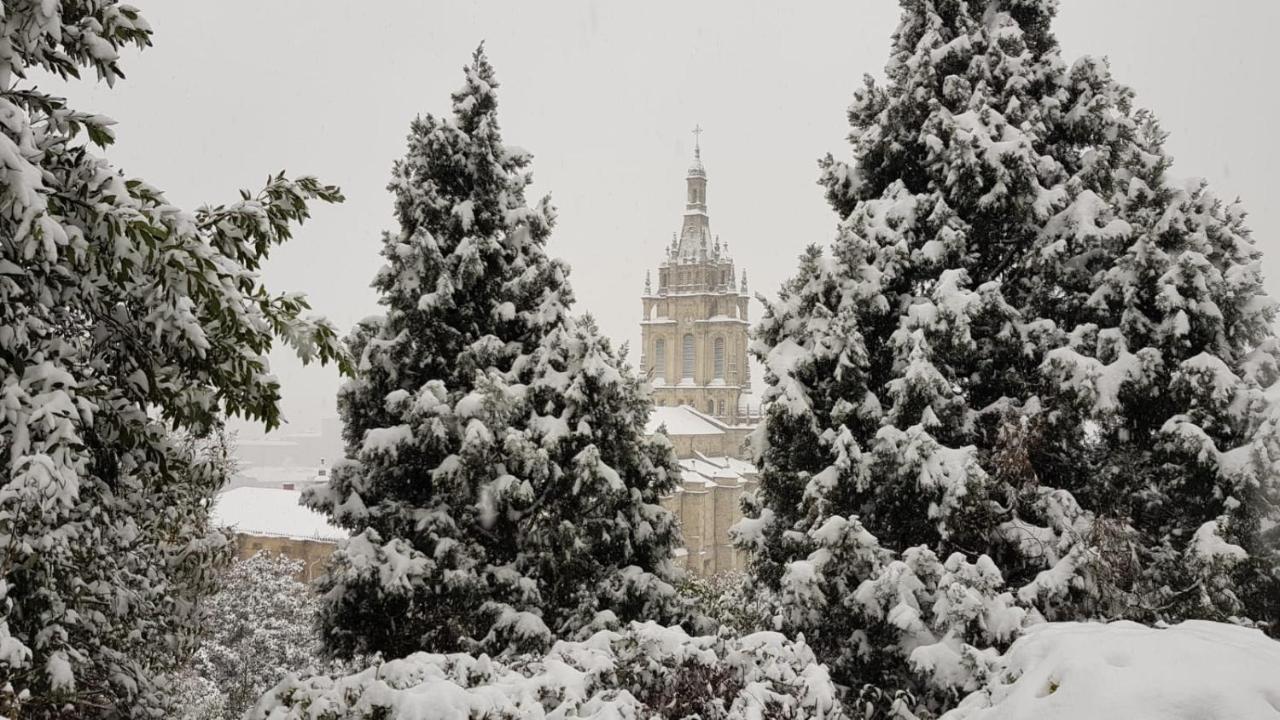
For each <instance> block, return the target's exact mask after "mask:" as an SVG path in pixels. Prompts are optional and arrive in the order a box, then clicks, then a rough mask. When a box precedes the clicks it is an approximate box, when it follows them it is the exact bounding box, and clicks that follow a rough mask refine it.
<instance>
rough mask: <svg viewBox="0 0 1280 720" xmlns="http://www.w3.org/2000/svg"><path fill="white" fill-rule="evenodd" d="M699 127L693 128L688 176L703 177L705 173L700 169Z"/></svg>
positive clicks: (700, 138) (700, 130)
mask: <svg viewBox="0 0 1280 720" xmlns="http://www.w3.org/2000/svg"><path fill="white" fill-rule="evenodd" d="M703 132H704V131H703V129H702V126H701V125H694V126H693V164H692V165H690V166H689V175H690V176H699V177H705V176H706V174H707V171H706V169H705V168H703V167H702V137H701V136H702V133H703Z"/></svg>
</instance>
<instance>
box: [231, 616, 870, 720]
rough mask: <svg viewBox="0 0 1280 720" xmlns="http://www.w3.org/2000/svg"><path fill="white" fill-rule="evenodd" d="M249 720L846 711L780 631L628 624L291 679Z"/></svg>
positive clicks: (711, 716)
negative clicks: (546, 646)
mask: <svg viewBox="0 0 1280 720" xmlns="http://www.w3.org/2000/svg"><path fill="white" fill-rule="evenodd" d="M246 717H247V718H248V719H249V720H311V719H312V718H325V719H326V720H375V719H376V720H427V719H428V718H430V719H431V720H471V719H473V718H486V719H488V720H499V719H502V718H510V719H512V720H516V719H521V720H523V719H524V718H542V717H548V718H599V719H600V720H605V719H606V718H673V719H674V718H686V717H699V718H703V719H704V720H731V719H732V720H756V719H757V718H766V717H767V718H795V719H797V720H798V719H800V718H813V719H815V720H818V719H822V718H825V719H826V720H835V719H836V718H842V717H845V715H844V710H843V707H842V706H841V704H840V702H839V700H838V698H837V697H836V689H835V687H834V686H833V685H832V683H831V679H830V678H829V677H828V675H827V670H826V667H825V666H823V665H822V664H820V663H818V662H817V660H816V659H815V658H814V656H813V653H812V651H811V650H810V649H809V648H808V647H807V646H806V645H805V644H804V643H803V642H802V641H800V642H792V641H789V640H787V639H786V638H784V637H783V636H782V635H780V634H779V633H775V632H761V633H755V634H751V635H746V636H742V637H738V636H729V635H720V636H693V637H690V636H689V635H687V634H686V633H685V632H684V631H683V630H681V629H680V628H678V627H674V628H673V627H663V626H661V625H658V624H656V623H653V622H646V623H631V624H630V626H629V627H627V628H626V629H625V630H623V631H621V632H614V631H609V630H601V631H599V632H596V633H594V634H592V635H591V636H590V637H588V638H586V639H584V640H581V641H576V642H574V641H560V642H557V643H555V645H554V646H552V648H551V649H550V651H548V652H546V653H545V654H527V655H517V656H514V657H507V658H505V659H502V660H495V659H491V658H489V657H488V656H486V655H481V656H479V657H475V656H471V655H464V654H447V655H445V654H430V653H414V654H412V655H409V656H408V657H405V658H403V659H400V660H392V661H390V662H386V663H382V664H380V665H377V666H374V667H371V668H369V669H367V670H364V671H362V672H359V673H356V674H354V675H348V676H345V677H332V678H331V677H325V676H316V677H310V678H306V679H303V680H299V679H297V678H293V677H290V678H288V679H286V680H285V681H283V682H282V683H280V684H279V685H278V686H277V687H275V688H274V689H272V690H271V692H269V693H267V694H266V695H265V696H263V698H262V699H261V700H260V701H259V702H258V704H257V706H256V707H255V708H254V709H253V710H252V711H250V712H249V714H248V715H247V716H246Z"/></svg>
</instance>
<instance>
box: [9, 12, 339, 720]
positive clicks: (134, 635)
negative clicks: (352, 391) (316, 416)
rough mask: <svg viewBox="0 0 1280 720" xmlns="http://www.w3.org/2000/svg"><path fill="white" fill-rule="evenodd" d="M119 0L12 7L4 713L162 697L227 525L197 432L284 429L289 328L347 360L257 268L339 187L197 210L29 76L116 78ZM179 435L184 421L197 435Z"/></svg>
mask: <svg viewBox="0 0 1280 720" xmlns="http://www.w3.org/2000/svg"><path fill="white" fill-rule="evenodd" d="M150 38H151V30H150V28H149V27H148V26H147V24H146V22H145V21H144V20H143V19H142V18H141V17H140V16H139V15H138V12H137V11H136V10H135V9H134V8H132V7H130V6H127V5H122V4H118V3H116V2H115V1H114V0H63V1H62V2H60V3H35V2H14V3H6V4H5V6H4V11H3V14H0V48H3V49H2V50H0V116H3V118H4V121H3V122H2V123H0V458H3V460H0V462H2V463H3V481H2V482H3V485H2V486H0V715H3V716H5V717H22V718H40V717H135V716H137V717H142V716H158V715H160V714H163V712H164V709H165V708H166V706H167V703H166V699H165V697H164V687H163V677H164V676H165V675H166V674H167V673H169V672H171V671H173V670H174V669H176V665H177V663H178V662H180V660H182V659H183V658H185V657H186V656H189V655H190V652H191V651H192V649H193V648H194V645H195V643H196V641H197V637H198V632H199V629H200V628H199V626H200V622H199V619H200V617H199V600H200V598H201V597H202V596H203V595H205V594H207V593H209V592H211V591H212V589H213V581H214V571H215V569H216V567H217V566H218V564H219V562H220V561H222V560H223V559H225V558H226V556H227V543H228V539H227V538H226V537H224V536H223V534H222V533H221V532H219V531H218V530H217V529H216V528H211V527H209V524H208V506H209V503H210V500H211V498H212V496H213V494H214V492H215V491H216V490H217V489H218V488H219V487H220V486H221V485H222V483H223V482H224V481H225V480H226V474H225V465H224V464H222V463H219V462H217V461H215V460H211V459H210V458H208V457H204V456H202V455H201V454H200V453H199V452H198V451H197V448H196V444H193V443H192V442H189V440H191V439H196V440H199V439H201V438H205V437H208V436H209V435H210V434H212V433H215V432H216V431H217V430H218V427H219V424H220V422H221V418H222V417H223V416H224V415H225V414H239V415H242V416H245V417H248V418H252V419H258V420H261V421H263V422H264V423H265V424H266V425H268V426H272V425H275V424H277V423H278V421H279V409H278V401H279V397H280V387H279V384H278V382H277V381H276V380H275V379H274V378H272V377H271V376H270V374H269V372H268V367H267V362H266V354H267V353H268V351H269V350H270V349H271V347H272V345H273V343H274V342H275V341H276V340H277V339H283V340H284V341H285V342H286V343H288V344H290V345H293V346H294V347H295V348H296V349H297V350H298V352H299V354H300V355H301V356H302V357H303V358H304V359H311V358H315V357H319V358H320V359H321V360H335V359H340V358H342V357H343V355H342V348H341V345H340V344H339V343H338V341H337V339H336V335H335V333H334V331H333V329H332V328H331V327H330V326H329V325H328V324H326V323H324V322H319V321H313V320H309V319H306V318H305V317H304V315H305V313H306V310H307V303H306V301H305V299H303V298H302V297H300V296H298V295H296V294H286V295H282V296H274V295H272V294H270V293H268V292H267V290H266V288H264V287H263V286H262V283H261V281H260V279H259V278H258V276H257V273H256V270H257V268H258V267H259V265H260V264H261V262H262V261H263V260H264V259H265V258H266V257H267V256H268V255H269V253H270V251H271V249H272V248H273V247H274V246H275V245H277V244H278V243H281V242H283V241H284V240H286V239H288V237H289V235H290V232H291V230H290V227H291V225H292V224H293V223H296V222H301V221H302V220H304V219H305V218H307V216H308V210H307V205H308V203H309V202H311V201H313V200H317V199H318V200H324V201H336V200H339V199H340V198H341V196H340V194H339V193H338V191H337V189H336V188H333V187H328V186H324V185H321V184H320V183H319V182H317V181H316V180H315V179H313V178H300V179H298V180H297V181H290V180H288V179H286V178H285V177H283V176H282V175H281V176H276V177H272V178H270V180H269V181H268V183H267V186H266V188H265V189H264V190H263V191H262V192H261V193H260V194H258V195H251V194H249V193H247V192H246V193H242V197H241V198H240V199H239V200H238V201H237V202H234V203H231V204H228V205H223V206H216V207H205V208H202V209H200V210H199V211H197V212H195V213H187V212H183V211H182V210H180V209H178V208H175V207H174V206H172V205H170V204H169V203H168V201H167V200H166V199H165V197H164V195H163V194H162V193H161V192H160V191H159V190H158V189H156V188H154V187H151V186H150V185H148V184H146V183H145V182H143V181H141V180H138V179H133V178H128V177H126V176H125V175H124V174H123V173H122V172H121V171H120V170H118V169H117V168H115V167H113V166H112V165H111V164H110V163H108V162H107V161H106V160H105V159H104V158H102V157H100V156H99V155H97V154H95V153H96V152H97V150H95V148H94V146H97V147H99V148H101V147H103V146H106V145H108V144H109V143H111V142H112V140H113V138H114V135H113V130H112V128H111V121H110V120H108V119H106V118H103V117H101V116H97V115H93V114H91V113H85V112H81V111H78V110H74V109H72V108H70V107H69V106H68V105H67V103H66V101H65V100H64V99H62V98H59V97H56V96H52V95H49V94H46V93H44V92H42V91H40V90H38V89H37V88H36V87H35V86H34V84H33V83H32V81H31V80H30V79H28V78H27V75H28V74H29V73H31V72H32V71H37V72H38V71H45V72H49V73H53V74H56V75H58V76H60V77H61V78H63V79H64V80H65V79H68V78H70V77H78V76H79V73H80V71H81V70H82V69H84V70H92V71H93V72H95V73H96V74H97V76H98V77H99V78H100V79H104V80H106V81H107V82H108V84H110V83H112V82H114V81H115V80H116V79H118V78H120V77H123V74H122V72H121V69H120V67H119V64H118V57H119V51H120V50H121V49H122V48H124V47H126V46H129V45H135V46H138V47H143V46H146V45H149V44H150ZM184 438H185V439H184Z"/></svg>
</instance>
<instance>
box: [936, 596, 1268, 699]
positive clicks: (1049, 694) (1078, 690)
mask: <svg viewBox="0 0 1280 720" xmlns="http://www.w3.org/2000/svg"><path fill="white" fill-rule="evenodd" d="M1276 668H1280V642H1276V641H1275V640H1272V639H1270V638H1268V637H1267V636H1265V635H1263V634H1262V633H1261V632H1259V631H1257V630H1250V629H1246V628H1242V627H1238V626H1235V625H1228V624H1225V623H1213V622H1205V621H1202V620H1188V621H1185V622H1182V623H1179V624H1177V625H1174V626H1172V627H1167V628H1151V627H1145V626H1142V625H1138V624H1137V623H1133V622H1127V621H1120V622H1113V623H1108V624H1102V623H1074V622H1064V623H1048V624H1044V625H1038V626H1036V627H1035V628H1032V629H1030V630H1028V632H1027V634H1026V635H1024V636H1023V637H1022V638H1020V639H1019V640H1018V641H1017V642H1015V643H1014V644H1013V647H1011V648H1010V649H1009V651H1008V652H1006V653H1005V654H1004V656H1002V657H1001V658H1000V659H999V660H998V661H996V663H995V672H994V673H992V679H991V681H990V683H989V684H988V685H987V686H986V687H983V688H982V689H981V690H978V691H977V692H974V693H973V694H972V695H970V696H968V697H967V698H965V700H964V701H963V702H962V703H960V705H959V707H957V708H956V709H954V710H952V711H951V712H948V713H947V714H946V715H944V716H943V720H1015V719H1017V718H1031V717H1034V718H1037V720H1078V719H1079V718H1125V719H1126V720H1267V719H1268V718H1274V717H1275V716H1276V713H1277V712H1280V674H1278V673H1277V672H1276Z"/></svg>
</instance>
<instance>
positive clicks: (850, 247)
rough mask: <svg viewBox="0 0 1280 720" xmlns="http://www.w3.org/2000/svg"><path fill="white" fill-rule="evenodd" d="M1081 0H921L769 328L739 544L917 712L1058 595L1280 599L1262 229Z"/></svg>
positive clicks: (792, 622)
mask: <svg viewBox="0 0 1280 720" xmlns="http://www.w3.org/2000/svg"><path fill="white" fill-rule="evenodd" d="M1055 6H1056V3H1055V2H1054V1H1053V0H971V1H969V2H963V1H960V0H903V2H902V8H903V14H902V22H901V24H900V26H899V28H898V30H897V32H896V33H895V35H894V42H893V50H892V56H891V59H890V62H889V64H888V66H887V68H886V73H887V77H888V82H887V83H886V84H885V85H883V86H881V85H879V84H877V83H875V82H873V81H872V80H870V79H868V80H867V81H866V85H865V87H864V88H863V89H862V90H861V91H860V92H858V93H857V95H856V99H855V102H854V104H853V106H852V107H851V109H850V113H849V116H850V121H851V125H852V132H851V133H850V141H851V143H852V145H853V155H854V161H853V163H852V164H846V163H842V162H838V161H835V160H833V159H832V158H830V157H828V158H827V159H826V160H825V161H824V162H823V163H822V166H823V182H824V184H825V186H826V188H827V194H828V199H829V200H830V201H831V203H832V205H833V207H834V208H835V209H836V211H837V213H838V214H839V216H840V218H841V223H840V226H839V227H840V229H839V235H838V237H837V240H836V242H835V244H834V246H833V248H832V250H831V252H830V254H829V255H827V254H825V253H823V252H822V251H821V250H820V249H813V250H810V251H809V252H807V253H806V254H805V256H804V257H803V258H802V260H801V265H800V269H799V272H798V273H797V275H796V276H795V277H794V278H793V279H792V280H791V281H789V282H788V283H787V284H786V285H785V286H784V287H783V289H782V292H781V295H780V297H779V299H778V300H777V301H776V302H774V303H771V304H768V307H767V310H766V314H765V318H764V320H763V322H762V324H761V328H760V330H759V332H758V336H757V341H756V343H755V346H754V352H755V353H756V355H757V356H758V357H759V358H760V359H761V360H762V361H763V362H764V364H765V366H766V370H767V374H766V383H767V385H768V387H767V389H766V399H767V401H768V402H769V403H770V406H769V411H768V414H767V419H766V422H765V424H764V426H763V427H762V428H761V430H760V431H759V434H758V436H757V439H758V445H757V452H758V462H759V465H760V467H761V472H762V478H761V485H760V490H759V493H758V495H757V497H756V498H754V499H753V500H751V501H750V502H749V503H748V506H747V511H748V518H747V519H746V520H745V521H744V522H743V523H742V524H741V525H740V526H739V528H738V530H737V533H738V537H739V542H740V543H741V544H742V545H743V546H746V547H749V548H752V549H753V550H754V551H755V554H754V562H753V567H754V570H755V573H756V575H757V577H758V581H760V582H763V583H765V584H767V585H768V586H770V587H771V588H772V589H774V590H776V591H777V592H778V593H779V596H780V598H781V599H782V602H781V606H780V610H779V612H778V614H777V618H776V620H777V622H778V623H779V624H780V625H781V626H783V627H785V628H787V629H789V630H791V631H803V632H805V634H806V638H807V639H808V640H809V641H810V642H811V643H812V644H813V645H814V647H815V648H817V649H818V650H819V652H820V654H822V655H824V656H825V657H826V659H829V660H831V661H832V662H834V663H835V670H836V675H837V677H839V678H841V679H842V680H843V681H845V682H849V683H854V684H855V685H856V684H860V683H870V684H872V685H873V686H878V687H872V688H870V689H869V690H870V691H871V692H872V694H876V693H879V694H880V695H881V696H884V695H886V694H887V695H888V696H889V697H891V698H892V697H893V694H892V691H893V690H895V689H899V690H912V691H913V692H915V693H916V694H920V693H923V694H924V697H918V698H916V699H915V700H912V701H908V702H907V703H905V705H906V706H914V708H915V709H916V710H917V711H930V710H931V709H937V707H939V706H940V705H941V704H943V703H945V701H946V698H947V697H948V696H949V697H955V696H957V694H958V693H959V692H963V691H964V690H965V689H968V688H972V687H976V685H977V684H978V683H980V682H981V681H982V675H983V673H984V668H985V666H987V665H988V664H989V663H990V662H991V661H992V660H993V659H994V657H995V656H996V655H995V651H994V650H993V646H994V647H999V646H1002V645H1003V644H1004V643H1006V642H1007V641H1008V640H1010V639H1011V638H1012V637H1013V636H1014V635H1015V634H1016V633H1017V631H1018V630H1019V628H1020V627H1021V626H1022V625H1024V624H1025V623H1028V622H1034V621H1036V620H1038V619H1040V617H1041V616H1044V617H1049V618H1069V619H1074V618H1084V617H1126V618H1136V619H1143V620H1155V619H1170V620H1173V619H1177V618H1181V617H1187V616H1194V617H1208V618H1215V619H1221V618H1227V617H1240V618H1247V619H1249V620H1252V621H1255V622H1259V623H1270V624H1271V625H1270V626H1271V627H1272V628H1276V624H1275V623H1276V622H1277V621H1278V620H1280V612H1278V608H1277V604H1276V600H1275V598H1276V597H1280V570H1278V569H1277V556H1276V551H1275V545H1274V542H1273V543H1272V544H1271V545H1270V546H1268V544H1267V542H1266V538H1265V537H1264V530H1265V528H1267V527H1274V523H1275V522H1276V520H1277V509H1278V501H1280V498H1278V496H1277V492H1278V490H1280V488H1278V485H1277V477H1278V473H1277V469H1278V468H1277V466H1276V465H1275V463H1276V460H1277V459H1280V456H1278V455H1277V454H1276V450H1277V449H1280V444H1277V440H1280V436H1277V435H1276V423H1277V420H1280V415H1277V414H1276V413H1277V410H1276V406H1275V405H1274V403H1273V401H1272V398H1274V397H1275V395H1276V393H1277V391H1278V390H1280V386H1277V385H1275V383H1276V380H1277V379H1278V377H1280V375H1278V374H1277V367H1278V366H1277V345H1276V341H1275V340H1274V339H1273V338H1272V337H1271V334H1270V330H1269V326H1270V322H1271V320H1272V319H1273V317H1274V309H1273V305H1272V303H1271V301H1270V300H1269V299H1268V298H1267V297H1265V295H1264V294H1263V291H1262V289H1261V281H1260V277H1259V270H1258V264H1257V258H1258V250H1257V249H1256V247H1255V246H1254V244H1253V243H1252V241H1251V240H1250V238H1249V235H1248V232H1247V230H1246V229H1245V228H1244V226H1243V224H1242V217H1243V214H1242V213H1241V212H1240V211H1239V209H1238V208H1237V207H1235V206H1232V205H1227V204H1224V203H1222V202H1220V201H1218V200H1216V199H1215V198H1214V197H1213V196H1212V194H1211V193H1210V192H1209V191H1208V190H1207V188H1205V187H1204V185H1203V184H1202V183H1200V184H1193V185H1191V186H1189V187H1186V188H1182V187H1178V186H1175V185H1173V184H1172V182H1171V181H1170V180H1169V179H1168V177H1167V175H1166V170H1167V168H1168V166H1169V159H1168V158H1167V156H1165V155H1164V153H1163V150H1162V148H1161V141H1162V139H1163V138H1162V135H1161V134H1160V132H1159V130H1158V129H1157V128H1156V126H1155V124H1154V121H1153V119H1152V118H1151V117H1150V115H1149V114H1148V113H1145V112H1142V111H1139V110H1136V109H1135V108H1134V107H1133V102H1132V100H1133V93H1132V92H1131V91H1130V90H1129V89H1128V88H1126V87H1124V86H1122V85H1120V84H1118V83H1116V82H1115V81H1114V80H1113V79H1112V78H1111V76H1110V73H1109V70H1108V68H1107V66H1106V65H1105V63H1103V62H1100V61H1098V60H1095V59H1092V58H1085V59H1082V60H1080V61H1078V62H1076V63H1074V64H1073V65H1071V66H1068V65H1066V64H1065V63H1064V62H1063V61H1062V59H1061V57H1060V54H1059V50H1058V46H1057V43H1056V41H1055V40H1054V38H1053V36H1052V34H1051V32H1050V24H1051V20H1052V17H1053V14H1054V9H1055ZM1272 532H1273V533H1274V530H1273V531H1272ZM944 558H945V560H944ZM1268 598H1269V599H1268ZM921 671H923V675H924V677H925V682H924V683H923V684H918V683H916V682H915V681H914V678H915V676H916V673H919V672H921ZM898 699H899V700H902V697H901V696H899V697H898Z"/></svg>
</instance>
